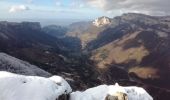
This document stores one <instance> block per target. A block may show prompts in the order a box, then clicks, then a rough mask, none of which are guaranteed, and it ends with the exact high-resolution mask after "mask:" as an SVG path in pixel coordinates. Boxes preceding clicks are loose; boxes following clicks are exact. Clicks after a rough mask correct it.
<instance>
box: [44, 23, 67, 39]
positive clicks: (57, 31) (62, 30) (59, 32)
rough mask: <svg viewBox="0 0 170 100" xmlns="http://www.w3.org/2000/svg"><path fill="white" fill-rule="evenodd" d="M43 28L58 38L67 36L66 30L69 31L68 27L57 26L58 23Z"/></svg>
mask: <svg viewBox="0 0 170 100" xmlns="http://www.w3.org/2000/svg"><path fill="white" fill-rule="evenodd" d="M42 30H43V31H44V32H45V33H46V34H49V35H52V36H54V37H58V38H60V37H63V36H65V34H66V32H67V31H68V29H67V28H66V27H62V26H56V25H49V26H45V27H43V28H42Z"/></svg>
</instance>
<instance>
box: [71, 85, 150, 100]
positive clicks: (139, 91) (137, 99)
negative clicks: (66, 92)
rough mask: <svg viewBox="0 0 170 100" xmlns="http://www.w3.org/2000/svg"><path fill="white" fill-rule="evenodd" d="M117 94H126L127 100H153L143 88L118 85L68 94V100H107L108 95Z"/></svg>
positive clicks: (102, 86)
mask: <svg viewBox="0 0 170 100" xmlns="http://www.w3.org/2000/svg"><path fill="white" fill-rule="evenodd" d="M117 93H122V94H126V95H127V97H128V100H153V98H152V97H151V96H150V95H149V94H148V93H147V92H146V91H145V90H144V89H143V88H140V87H122V86H119V85H118V84H115V85H100V86H97V87H94V88H90V89H87V90H86V91H84V92H80V91H76V92H73V93H71V94H70V100H107V99H106V97H107V96H108V95H111V96H117ZM113 100H114V99H113ZM116 100H117V99H116ZM122 100H123V99H122ZM125 100H126V99H125Z"/></svg>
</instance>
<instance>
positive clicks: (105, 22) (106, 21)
mask: <svg viewBox="0 0 170 100" xmlns="http://www.w3.org/2000/svg"><path fill="white" fill-rule="evenodd" d="M109 24H111V19H110V18H109V17H105V16H104V17H100V18H97V19H96V20H95V21H94V22H93V25H95V26H97V27H102V26H105V25H109Z"/></svg>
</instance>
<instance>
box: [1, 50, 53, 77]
mask: <svg viewBox="0 0 170 100" xmlns="http://www.w3.org/2000/svg"><path fill="white" fill-rule="evenodd" d="M0 71H8V72H12V73H17V74H23V75H32V76H50V75H51V74H50V73H48V72H46V71H44V70H42V69H40V68H38V67H37V66H35V65H31V64H29V63H28V62H25V61H22V60H19V59H17V58H15V57H12V56H10V55H7V54H5V53H0Z"/></svg>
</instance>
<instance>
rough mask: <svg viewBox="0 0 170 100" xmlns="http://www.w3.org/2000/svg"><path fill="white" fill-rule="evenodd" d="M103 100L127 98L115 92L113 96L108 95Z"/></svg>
mask: <svg viewBox="0 0 170 100" xmlns="http://www.w3.org/2000/svg"><path fill="white" fill-rule="evenodd" d="M105 100H128V96H127V94H125V93H122V92H116V93H115V94H113V95H110V94H108V95H107V96H106V98H105Z"/></svg>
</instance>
